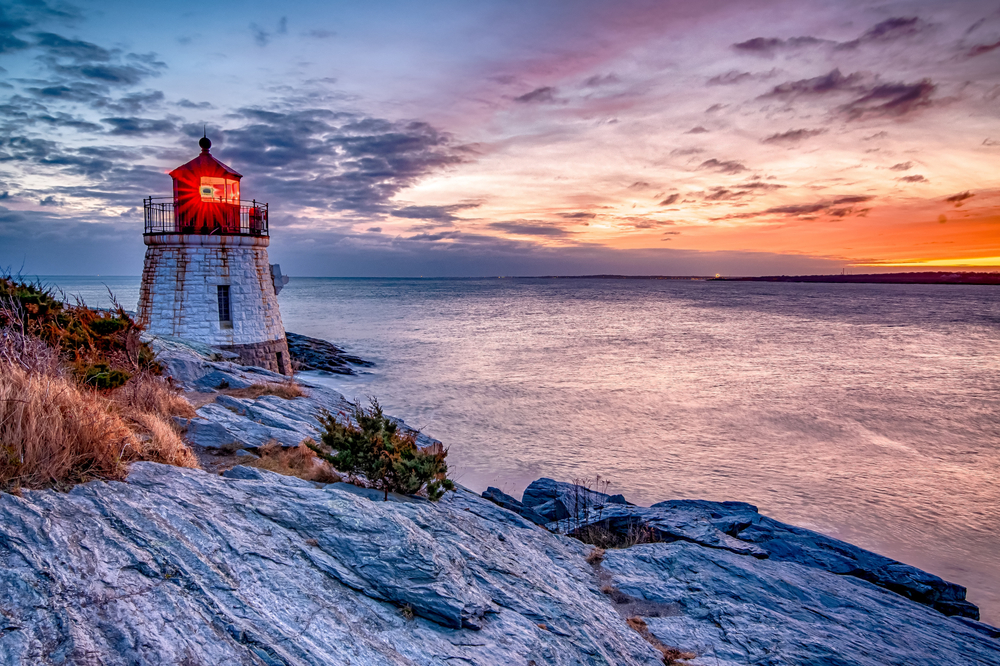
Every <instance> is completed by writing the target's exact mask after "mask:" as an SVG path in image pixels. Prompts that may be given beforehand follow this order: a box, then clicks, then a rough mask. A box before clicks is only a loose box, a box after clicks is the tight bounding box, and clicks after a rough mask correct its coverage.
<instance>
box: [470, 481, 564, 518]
mask: <svg viewBox="0 0 1000 666" xmlns="http://www.w3.org/2000/svg"><path fill="white" fill-rule="evenodd" d="M482 496H483V497H485V498H486V499H488V500H489V501H491V502H493V503H494V504H496V505H498V506H502V507H503V508H505V509H507V510H508V511H513V512H514V513H516V514H518V515H521V516H523V517H525V518H527V519H528V520H530V521H531V522H533V523H535V524H536V525H544V524H545V523H547V522H549V521H550V520H551V519H550V518H546V517H545V516H542V515H540V514H538V513H537V512H535V511H534V510H533V509H530V508H529V507H526V506H524V505H523V504H522V503H520V502H518V501H517V500H516V499H514V498H513V497H511V496H510V495H508V494H507V493H505V492H503V491H501V490H500V489H499V488H494V487H492V486H490V487H489V488H487V489H486V491H485V492H484V493H483V495H482Z"/></svg>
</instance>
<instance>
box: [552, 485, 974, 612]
mask: <svg viewBox="0 0 1000 666" xmlns="http://www.w3.org/2000/svg"><path fill="white" fill-rule="evenodd" d="M592 525H599V526H601V527H603V528H604V529H607V530H609V531H611V532H613V533H615V534H618V535H628V534H629V533H630V531H634V530H635V528H636V527H637V526H641V527H642V528H643V529H646V530H649V531H650V532H652V533H653V534H654V535H655V536H656V537H657V539H658V540H659V541H663V542H673V541H690V542H692V543H696V544H699V545H701V546H705V547H708V548H718V549H721V550H728V551H731V552H734V553H737V554H741V555H751V556H753V557H756V558H760V559H764V558H768V559H773V560H781V561H786V562H796V563H798V564H802V565H804V566H808V567H813V568H816V569H821V570H823V571H828V572H830V573H834V574H838V575H847V576H854V577H856V578H860V579H862V580H866V581H868V582H871V583H874V584H876V585H878V586H880V587H884V588H886V589H888V590H892V591H893V592H896V593H898V594H901V595H903V596H905V597H907V598H909V599H912V600H914V601H916V602H918V603H921V604H925V605H927V606H930V607H932V608H934V609H936V610H938V611H940V612H942V613H944V614H946V615H961V616H963V617H969V618H971V619H975V620H978V619H979V609H978V608H976V606H975V605H973V604H971V603H969V602H968V601H966V600H965V595H966V590H965V588H964V587H962V586H961V585H956V584H955V583H950V582H948V581H946V580H943V579H941V578H939V577H938V576H935V575H933V574H930V573H927V572H926V571H922V570H920V569H917V568H916V567H913V566H910V565H907V564H904V563H902V562H898V561H896V560H893V559H891V558H888V557H885V556H882V555H878V554H877V553H872V552H870V551H867V550H864V549H863V548H858V547H857V546H854V545H852V544H849V543H846V542H844V541H840V540H838V539H834V538H832V537H828V536H826V535H823V534H820V533H818V532H814V531H812V530H807V529H804V528H801V527H795V526H792V525H786V524H784V523H781V522H779V521H777V520H773V519H771V518H768V517H767V516H763V515H761V514H760V513H758V511H757V507H755V506H753V505H752V504H747V503H744V502H710V501H706V500H671V501H668V502H659V503H657V504H654V505H653V506H651V507H648V508H645V507H628V506H621V505H615V504H610V503H609V504H606V505H604V506H603V507H599V508H598V509H594V510H591V511H590V512H589V513H588V514H587V515H586V516H585V517H582V518H578V519H572V518H571V519H568V520H565V521H562V522H556V523H550V524H549V528H550V529H553V530H558V531H562V532H567V533H576V532H578V531H579V530H581V529H582V528H585V527H588V526H592Z"/></svg>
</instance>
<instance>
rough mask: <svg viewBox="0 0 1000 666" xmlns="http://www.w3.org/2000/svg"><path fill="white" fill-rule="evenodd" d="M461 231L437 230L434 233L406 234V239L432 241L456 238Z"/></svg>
mask: <svg viewBox="0 0 1000 666" xmlns="http://www.w3.org/2000/svg"><path fill="white" fill-rule="evenodd" d="M461 233H462V232H460V231H439V232H438V233H434V234H416V235H415V236H407V237H406V240H410V241H424V242H429V243H433V242H437V241H440V240H451V239H453V238H457V237H458V235H459V234H461Z"/></svg>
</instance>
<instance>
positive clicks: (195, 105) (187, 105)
mask: <svg viewBox="0 0 1000 666" xmlns="http://www.w3.org/2000/svg"><path fill="white" fill-rule="evenodd" d="M177 106H179V107H181V108H183V109H214V108H215V106H214V105H212V104H210V103H209V102H192V101H191V100H189V99H182V100H181V101H179V102H177Z"/></svg>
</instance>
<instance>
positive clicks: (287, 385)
mask: <svg viewBox="0 0 1000 666" xmlns="http://www.w3.org/2000/svg"><path fill="white" fill-rule="evenodd" d="M219 392H220V393H225V394H226V395H231V396H233V397H234V398H252V399H257V398H259V397H261V396H262V395H276V396H278V397H279V398H284V399H285V400H291V399H292V398H301V397H302V396H304V395H305V394H306V392H305V391H304V390H302V387H301V386H299V385H298V384H296V383H295V382H294V381H287V382H265V383H261V384H253V385H251V386H247V387H246V388H240V389H221V390H220V391H219Z"/></svg>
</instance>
